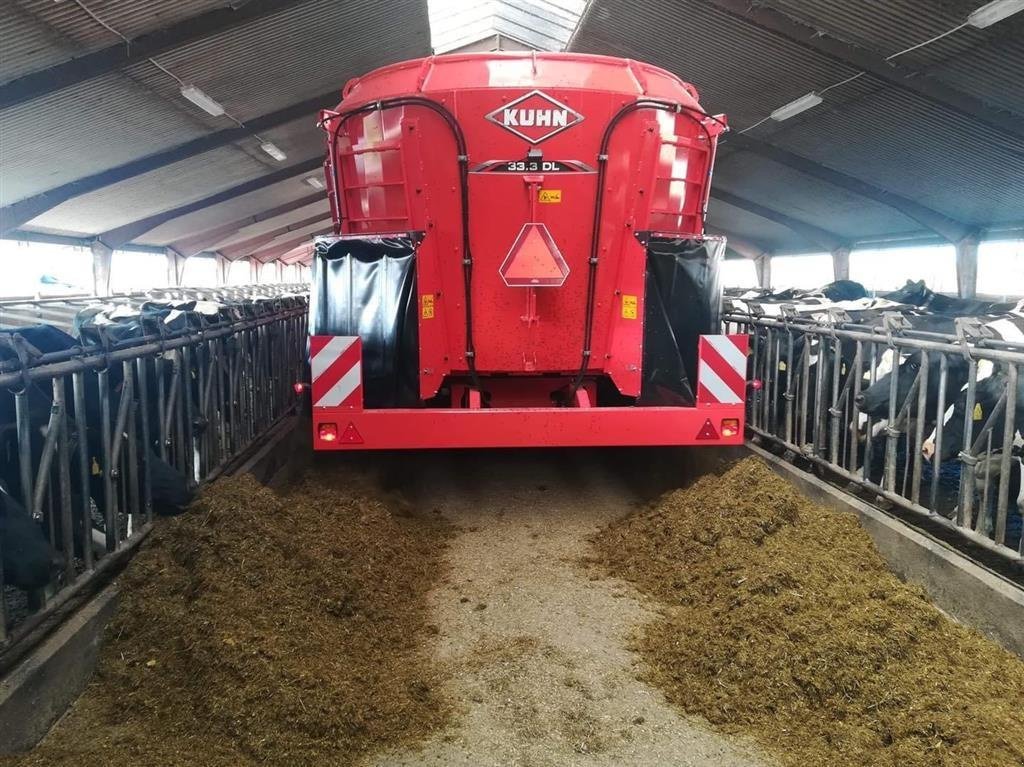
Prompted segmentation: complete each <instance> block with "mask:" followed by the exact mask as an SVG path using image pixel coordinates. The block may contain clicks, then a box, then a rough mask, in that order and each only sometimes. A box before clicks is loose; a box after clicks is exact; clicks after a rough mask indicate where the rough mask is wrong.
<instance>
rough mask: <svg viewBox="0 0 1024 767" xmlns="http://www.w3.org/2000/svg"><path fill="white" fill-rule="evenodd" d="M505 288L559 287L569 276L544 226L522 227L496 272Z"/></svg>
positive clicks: (549, 233) (526, 225) (566, 267)
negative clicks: (506, 286) (503, 282)
mask: <svg viewBox="0 0 1024 767" xmlns="http://www.w3.org/2000/svg"><path fill="white" fill-rule="evenodd" d="M498 271H499V274H500V275H501V277H502V279H503V280H505V284H506V285H508V286H509V287H560V286H561V285H562V284H563V283H564V282H565V278H566V277H567V276H568V275H569V265H568V264H567V263H566V262H565V259H564V258H562V254H561V252H559V250H558V246H557V245H555V241H554V239H553V238H552V237H551V232H549V231H548V228H547V227H546V226H545V225H544V224H536V223H533V224H524V225H523V228H522V230H521V231H520V232H519V236H518V237H516V241H515V243H513V245H512V248H511V250H509V252H508V255H507V256H506V257H505V262H504V263H503V264H502V265H501V269H499V270H498Z"/></svg>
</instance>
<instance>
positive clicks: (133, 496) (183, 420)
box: [0, 285, 308, 669]
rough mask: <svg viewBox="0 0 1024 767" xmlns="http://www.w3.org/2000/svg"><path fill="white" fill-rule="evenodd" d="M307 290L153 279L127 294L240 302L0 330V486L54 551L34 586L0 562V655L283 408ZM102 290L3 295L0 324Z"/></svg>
mask: <svg viewBox="0 0 1024 767" xmlns="http://www.w3.org/2000/svg"><path fill="white" fill-rule="evenodd" d="M296 294H298V295H296ZM307 294H308V286H306V285H301V286H278V285H273V286H270V285H260V286H250V287H247V288H217V289H187V288H179V289H171V290H159V291H154V292H150V293H147V294H138V295H134V296H131V297H129V298H130V303H133V304H135V303H138V304H141V303H142V302H144V301H147V300H153V299H154V298H168V299H178V300H190V299H203V300H216V301H240V302H242V303H243V305H242V309H243V311H240V312H239V313H238V315H239V316H235V317H233V318H223V317H217V318H216V319H212V320H211V319H204V318H201V317H200V318H198V319H197V320H196V321H195V322H194V323H193V324H192V325H191V326H190V327H189V328H188V329H186V330H183V331H180V332H176V333H171V332H169V331H165V330H164V329H163V326H162V324H160V325H159V332H158V333H155V334H154V333H152V332H151V330H147V331H146V332H150V333H151V334H150V335H144V336H142V337H139V338H133V339H131V340H126V341H120V342H113V341H110V340H106V341H105V342H104V343H103V344H101V345H86V346H78V347H75V348H72V349H70V350H66V351H60V352H54V353H49V354H38V353H37V352H38V350H32V349H30V348H27V345H26V344H25V342H24V341H23V340H19V339H20V337H19V336H18V335H17V334H12V335H9V336H6V338H5V341H4V343H6V344H7V345H8V346H12V347H14V349H13V351H14V352H15V353H16V357H17V358H16V359H8V360H7V361H4V362H0V405H2V406H3V411H4V413H5V414H7V413H12V414H13V423H11V422H10V421H9V419H8V418H6V417H5V418H4V423H0V438H2V440H0V446H2V448H3V450H4V453H3V455H2V456H0V457H2V459H3V461H4V462H5V466H4V472H3V475H4V479H5V480H9V478H11V477H13V478H14V480H15V481H16V484H17V486H18V489H17V490H16V491H9V495H10V498H11V499H12V500H13V501H14V502H17V504H19V505H21V506H24V508H25V510H26V513H27V514H28V515H29V516H30V517H31V521H32V522H34V523H36V524H38V525H41V527H42V530H43V533H44V535H45V537H46V538H47V539H48V542H49V545H50V546H51V547H52V550H53V551H55V552H56V556H55V557H54V561H53V565H52V567H53V572H52V575H51V578H50V582H49V584H48V585H46V586H45V587H39V588H36V589H33V590H30V591H27V592H25V591H22V590H19V589H16V588H14V587H13V586H12V585H11V584H7V587H6V588H5V587H4V584H3V582H2V575H0V669H2V668H3V667H5V666H9V665H10V663H12V662H13V660H14V659H16V656H19V655H20V654H22V653H23V652H24V651H25V649H26V648H25V647H24V646H26V645H32V644H34V643H35V642H36V641H37V640H38V638H39V637H40V633H41V632H43V631H44V630H45V629H46V628H47V627H48V626H49V625H50V624H52V623H54V622H55V621H57V620H59V617H55V613H57V612H58V611H66V610H67V609H68V608H67V605H68V604H69V602H70V601H71V600H75V601H76V602H77V601H80V600H81V599H82V598H84V596H87V595H88V594H90V593H92V592H93V591H94V590H95V589H96V588H98V586H99V585H100V584H101V583H102V582H105V581H106V580H107V579H108V578H109V576H110V574H111V573H112V572H114V571H115V570H116V569H117V567H118V566H119V564H120V563H123V561H125V560H126V559H127V557H128V556H129V555H130V553H131V551H132V550H133V549H134V548H135V547H136V546H137V545H138V544H139V542H141V540H142V539H143V538H144V537H145V536H146V534H147V533H148V532H149V530H150V528H151V525H152V521H153V517H154V516H155V515H156V514H159V513H161V511H162V509H161V504H162V503H173V502H174V497H175V496H176V495H177V497H180V496H181V493H182V491H184V492H185V493H186V495H187V494H188V492H189V490H191V488H194V487H195V485H196V484H198V483H200V482H202V481H204V480H207V479H211V478H213V477H216V476H217V475H218V474H219V473H220V472H221V471H222V470H223V468H224V467H225V466H226V465H227V464H229V463H230V462H231V461H232V459H234V458H236V457H237V456H239V454H240V453H242V452H243V451H245V450H246V449H247V448H248V447H249V446H251V445H252V444H254V443H255V442H257V441H258V440H259V439H260V438H261V436H262V435H264V434H265V433H267V432H268V431H269V430H271V429H272V428H274V426H275V425H276V424H277V423H278V422H279V421H280V420H281V419H283V418H284V417H285V416H287V415H288V414H290V413H292V412H293V411H294V409H295V408H296V406H297V398H296V396H295V394H294V390H293V385H294V383H295V382H296V381H298V380H300V379H301V377H302V371H303V366H304V350H305V343H306V336H307V330H306V327H307V313H308V299H307ZM109 300H111V299H96V298H80V299H66V298H61V299H53V300H43V301H32V302H25V301H20V302H8V303H5V304H2V305H0V326H6V327H8V329H10V327H11V326H16V327H17V326H22V327H23V326H26V325H30V324H39V323H40V322H42V323H52V324H53V325H54V326H56V327H69V326H70V324H71V321H72V320H73V315H74V314H75V313H77V311H79V310H80V309H81V308H82V307H83V306H84V305H91V304H94V303H96V302H97V301H99V302H101V303H102V302H105V301H109ZM116 300H117V301H118V302H119V303H121V304H124V303H125V301H126V297H124V296H119V297H116ZM196 325H198V327H197V326H196ZM8 356H11V355H8ZM181 480H184V483H187V484H186V485H185V487H181V486H180V485H182V484H184V483H183V482H182V481H181ZM168 485H171V486H170V487H168ZM0 491H4V488H0ZM5 492H7V491H5ZM8 505H10V504H8ZM165 513H166V512H165ZM2 545H3V542H2V540H0V547H2ZM11 554H12V556H13V554H14V553H13V552H11ZM3 557H4V552H3V551H2V550H0V563H2V562H3V559H2V558H3ZM2 572H3V570H2V569H0V574H2Z"/></svg>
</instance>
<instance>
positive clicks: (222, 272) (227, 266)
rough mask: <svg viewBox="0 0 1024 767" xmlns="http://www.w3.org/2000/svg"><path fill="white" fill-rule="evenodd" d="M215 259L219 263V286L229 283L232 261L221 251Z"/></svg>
mask: <svg viewBox="0 0 1024 767" xmlns="http://www.w3.org/2000/svg"><path fill="white" fill-rule="evenodd" d="M214 260H215V262H216V264H217V286H218V287H220V286H222V285H227V284H228V272H229V271H230V270H231V262H230V261H228V260H227V259H226V258H224V256H222V255H221V254H220V253H218V254H217V255H215V256H214Z"/></svg>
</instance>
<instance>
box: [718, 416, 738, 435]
mask: <svg viewBox="0 0 1024 767" xmlns="http://www.w3.org/2000/svg"><path fill="white" fill-rule="evenodd" d="M739 433H740V419H739V418H723V419H722V436H723V437H735V436H736V435H737V434H739Z"/></svg>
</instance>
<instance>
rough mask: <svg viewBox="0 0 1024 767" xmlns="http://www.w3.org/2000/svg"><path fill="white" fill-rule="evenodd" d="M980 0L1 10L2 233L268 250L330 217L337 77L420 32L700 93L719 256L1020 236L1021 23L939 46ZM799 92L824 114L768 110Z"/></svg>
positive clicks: (325, 2) (196, 0)
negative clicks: (598, 56)
mask: <svg viewBox="0 0 1024 767" xmlns="http://www.w3.org/2000/svg"><path fill="white" fill-rule="evenodd" d="M979 2H980V0H864V1H863V2H859V3H849V2H846V1H845V0H760V1H759V2H751V0H591V1H590V2H589V3H586V2H585V0H518V1H516V0H493V1H489V2H479V3H473V4H471V3H462V2H453V1H452V0H448V1H447V2H437V3H436V4H434V3H432V7H431V11H430V13H429V14H428V8H427V0H388V2H381V0H345V2H340V1H339V0H247V1H240V0H235V1H234V2H231V3H228V2H227V0H178V2H174V3H165V2H157V1H156V0H61V1H60V2H54V1H53V0H8V1H7V2H5V3H4V4H3V6H2V7H0V40H2V41H3V55H2V56H0V227H2V229H3V230H4V231H5V232H7V233H8V236H10V233H11V232H12V231H13V232H14V233H15V234H17V233H19V232H28V233H34V236H39V235H40V234H45V235H60V236H72V237H77V238H82V239H84V240H88V239H91V238H94V237H100V238H101V239H103V241H104V242H107V243H108V244H111V245H115V246H116V245H122V244H124V245H132V246H159V247H164V246H173V247H175V249H177V250H179V252H182V253H184V254H185V255H189V254H192V253H197V252H201V251H204V250H212V249H218V250H219V251H220V252H222V253H224V254H225V255H227V256H228V257H238V256H240V255H243V254H245V253H246V251H247V250H248V251H249V252H252V253H254V254H255V255H256V257H258V258H261V259H267V258H274V257H278V256H279V255H281V254H282V253H284V252H288V251H289V250H290V248H289V247H288V246H292V245H296V244H301V243H302V242H304V240H305V238H308V236H309V235H310V234H312V233H316V232H319V231H325V230H326V229H327V228H328V227H329V216H328V212H327V206H326V203H325V202H324V201H323V193H322V191H320V190H318V189H316V188H314V187H313V186H311V185H310V183H309V182H308V179H311V178H315V177H316V176H317V173H318V169H319V165H320V162H321V158H322V152H323V148H322V141H321V138H320V135H319V131H318V130H317V129H316V127H315V126H314V124H313V119H312V116H313V115H315V113H316V111H317V109H319V108H320V107H325V106H332V105H333V104H335V103H336V102H337V100H338V93H339V90H340V88H341V86H342V85H343V84H344V83H345V81H346V80H348V79H349V78H350V77H353V76H356V75H358V74H361V73H363V72H366V71H368V70H370V69H373V68H375V67H378V66H381V65H384V64H388V63H391V62H395V61H400V60H402V59H408V58H414V57H417V56H422V55H426V54H428V53H429V52H430V50H431V45H432V43H431V26H432V25H433V32H434V39H433V45H434V47H435V48H436V49H437V50H438V51H446V50H452V49H456V48H464V47H466V46H467V45H470V44H472V43H473V42H474V41H476V40H480V39H482V38H485V37H486V36H488V35H492V34H493V35H498V36H501V37H505V38H508V39H510V40H513V41H515V42H516V43H517V44H521V45H523V46H528V47H534V48H538V49H545V50H552V49H556V50H557V49H559V48H561V47H564V46H568V48H569V49H570V50H575V51H583V52H593V53H605V54H611V55H621V56H626V57H631V58H637V59H642V60H646V61H649V62H651V63H654V64H657V65H660V66H662V67H665V68H667V69H670V70H672V71H674V72H676V73H677V74H679V75H680V76H681V77H683V78H684V79H686V80H688V81H690V82H693V83H694V84H695V85H696V86H697V87H698V89H699V90H700V91H701V93H702V95H703V103H704V105H705V107H706V108H707V109H709V110H710V111H713V112H725V113H727V114H728V115H729V119H730V122H731V124H732V126H733V128H734V131H733V132H732V133H731V134H730V135H729V136H728V138H727V139H726V140H725V141H724V142H723V144H722V149H721V154H720V158H719V164H718V167H717V170H716V177H715V197H714V199H713V200H712V205H711V210H710V214H709V223H710V225H711V226H712V228H714V229H716V230H719V231H722V232H724V233H726V234H728V235H730V236H732V237H733V238H734V239H735V241H736V242H745V243H750V244H751V245H752V246H753V247H755V248H760V249H764V250H774V251H789V252H799V251H811V250H819V251H820V250H823V249H826V250H827V249H833V248H834V247H836V246H838V245H845V244H854V243H858V242H865V241H876V240H892V239H908V240H928V239H944V240H955V239H959V238H962V237H963V236H965V235H967V234H970V233H973V232H976V231H979V230H980V231H982V232H983V233H989V234H998V233H1000V232H1019V231H1020V230H1022V229H1024V119H1022V116H1024V13H1020V14H1017V15H1016V16H1011V17H1009V18H1007V19H1005V20H1002V21H1000V22H999V23H996V24H993V25H991V26H989V27H987V28H984V29H979V28H976V27H975V26H971V25H967V26H963V27H962V28H960V29H957V30H956V31H954V32H952V33H950V34H946V33H948V32H950V30H953V29H954V28H956V27H958V26H959V25H962V24H964V23H965V22H966V20H967V18H968V16H969V14H970V13H971V12H972V11H974V10H975V9H976V7H977V5H978V4H979ZM581 12H582V17H581V16H580V14H581ZM932 38H938V39H935V40H934V41H932V42H930V43H929V44H928V45H925V46H923V47H919V48H916V49H914V50H907V49H909V48H912V47H914V46H917V45H918V44H919V43H922V42H924V41H928V40H931V39H932ZM904 51H905V52H904ZM188 86H195V87H196V88H198V89H199V90H200V91H201V93H202V94H205V95H207V96H209V97H210V98H212V99H213V100H214V101H216V102H217V103H218V104H219V105H221V106H222V107H223V110H224V114H222V115H219V116H213V115H211V114H208V113H207V112H206V111H204V110H203V109H201V108H199V107H197V106H196V105H194V104H193V103H190V102H189V101H187V100H186V99H185V98H183V97H182V93H181V91H182V89H183V88H187V87H188ZM833 86H834V87H833ZM812 92H814V93H818V94H820V95H821V98H822V99H823V103H821V104H820V105H818V106H815V107H813V108H811V109H808V110H807V111H804V112H802V113H799V114H797V115H795V116H793V117H791V118H790V119H787V120H785V121H777V120H773V119H770V118H769V115H770V114H771V113H772V112H773V111H774V110H777V109H778V108H779V107H781V106H783V105H785V104H787V103H789V102H792V101H794V100H795V99H798V98H800V97H802V96H804V95H806V94H808V93H812ZM215 111H216V110H215ZM267 143H269V144H273V145H274V147H276V148H277V149H279V150H280V151H281V152H282V153H283V154H284V159H274V158H273V157H271V156H270V155H269V154H267V152H266V151H264V150H263V149H261V145H262V144H267Z"/></svg>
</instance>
